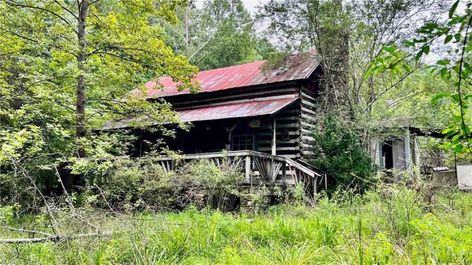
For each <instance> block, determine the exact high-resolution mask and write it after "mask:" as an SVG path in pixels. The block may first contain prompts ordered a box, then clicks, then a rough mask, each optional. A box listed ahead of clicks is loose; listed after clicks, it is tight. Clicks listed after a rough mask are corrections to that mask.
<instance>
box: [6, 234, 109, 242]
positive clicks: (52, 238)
mask: <svg viewBox="0 0 472 265" xmlns="http://www.w3.org/2000/svg"><path fill="white" fill-rule="evenodd" d="M111 236H112V233H111V232H104V233H90V234H77V235H54V236H48V237H38V238H7V239H0V244H23V243H42V242H61V241H68V240H73V239H79V238H88V237H111Z"/></svg>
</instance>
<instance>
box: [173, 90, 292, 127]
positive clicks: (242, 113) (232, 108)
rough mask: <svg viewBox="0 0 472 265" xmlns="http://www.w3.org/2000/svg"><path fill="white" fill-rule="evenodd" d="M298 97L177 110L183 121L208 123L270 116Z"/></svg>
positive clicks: (263, 99)
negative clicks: (209, 121)
mask: <svg viewBox="0 0 472 265" xmlns="http://www.w3.org/2000/svg"><path fill="white" fill-rule="evenodd" d="M297 98H298V96H296V95H290V96H286V97H282V98H280V97H278V98H276V97H273V98H260V99H257V100H249V101H240V102H228V103H225V104H219V105H209V106H202V107H195V108H190V109H184V110H177V113H178V114H179V116H180V118H181V119H182V120H183V121H187V122H191V121H208V120H220V119H231V118H241V117H255V116H262V115H271V114H274V113H276V112H278V111H279V110H281V109H283V108H284V107H286V106H288V105H290V104H291V103H293V102H294V101H295V100H297Z"/></svg>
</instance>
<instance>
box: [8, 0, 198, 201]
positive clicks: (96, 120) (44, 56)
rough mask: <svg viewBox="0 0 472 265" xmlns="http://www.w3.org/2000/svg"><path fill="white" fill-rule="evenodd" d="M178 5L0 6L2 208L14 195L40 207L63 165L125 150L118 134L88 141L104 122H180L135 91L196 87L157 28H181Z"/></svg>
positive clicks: (147, 1) (104, 0) (149, 1)
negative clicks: (154, 84)
mask: <svg viewBox="0 0 472 265" xmlns="http://www.w3.org/2000/svg"><path fill="white" fill-rule="evenodd" d="M181 4H185V2H184V1H169V0H166V1H158V0H139V1H119V0H77V1H70V0H35V1H31V0H0V12H1V13H2V16H1V17H0V204H1V203H3V202H4V201H6V200H8V198H9V196H10V195H11V196H21V197H22V198H25V201H26V200H27V199H26V198H27V197H28V196H30V197H31V198H32V200H33V201H34V198H37V195H38V194H37V193H38V192H41V190H43V188H44V187H45V186H46V185H47V184H48V183H51V182H54V181H56V180H57V172H56V171H55V168H56V166H57V165H58V163H60V161H64V160H67V161H71V159H70V158H71V157H82V156H84V155H87V156H94V155H96V156H104V155H112V154H117V153H118V152H119V151H120V150H125V149H124V148H122V147H124V146H122V145H124V144H125V143H126V141H123V139H121V138H118V136H116V135H107V134H103V135H100V136H96V135H94V134H93V133H91V130H92V129H93V128H100V127H101V126H103V124H104V123H105V122H106V121H109V120H114V119H120V118H123V117H129V116H140V117H142V119H141V120H140V121H139V123H136V124H135V125H138V126H141V125H142V126H145V125H147V124H149V123H153V124H156V123H158V124H164V123H166V124H169V123H178V118H177V115H176V114H175V113H174V112H173V111H172V109H171V106H170V105H169V104H166V103H165V102H161V101H158V100H156V101H155V102H149V101H147V100H146V99H145V97H144V96H143V95H144V93H139V91H140V90H139V89H138V90H135V89H136V88H141V87H143V86H142V85H143V84H144V83H145V82H146V81H148V80H150V79H152V78H158V77H160V76H162V75H169V76H171V77H172V78H174V80H175V81H177V82H179V83H180V84H182V86H181V88H182V89H186V88H193V87H195V86H194V84H192V81H191V80H192V76H193V75H194V73H195V72H196V70H197V69H196V67H194V66H192V65H191V64H190V63H189V62H188V60H187V59H186V58H185V57H184V56H182V55H176V54H175V53H174V52H173V49H172V48H171V47H169V46H168V45H166V42H165V36H166V35H165V34H164V31H163V29H162V27H161V26H160V25H159V24H158V23H155V21H158V20H162V19H166V20H168V21H170V22H175V21H176V16H175V12H174V11H175V9H176V8H177V7H178V6H179V5H181ZM143 89H144V88H143ZM132 90H135V91H136V93H130V92H131V91H132ZM159 129H164V128H159ZM119 154H122V153H119ZM12 198H13V200H14V201H15V202H16V201H18V200H16V199H14V198H15V197H12Z"/></svg>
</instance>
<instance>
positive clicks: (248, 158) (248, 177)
mask: <svg viewBox="0 0 472 265" xmlns="http://www.w3.org/2000/svg"><path fill="white" fill-rule="evenodd" d="M245 166H246V169H245V171H246V172H245V178H246V181H247V182H249V181H250V180H251V156H249V155H247V156H246V161H245Z"/></svg>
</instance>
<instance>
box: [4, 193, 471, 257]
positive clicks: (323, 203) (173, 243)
mask: <svg viewBox="0 0 472 265" xmlns="http://www.w3.org/2000/svg"><path fill="white" fill-rule="evenodd" d="M81 211H86V209H83V210H81ZM88 211H89V212H88V214H87V215H86V216H88V219H89V220H88V222H90V223H91V224H93V225H95V226H97V227H99V228H100V229H102V230H111V231H113V232H114V235H113V237H112V238H110V239H106V238H93V239H80V240H71V241H67V242H60V243H52V242H49V243H37V244H21V245H0V263H1V264H360V263H361V264H379V263H380V264H438V263H454V264H468V263H471V262H472V194H470V193H461V192H443V193H441V194H436V195H435V196H434V199H433V201H432V204H431V205H428V204H427V203H426V202H425V201H424V200H423V197H422V196H421V194H419V193H418V192H416V191H414V190H410V189H406V188H395V187H390V188H385V189H382V190H381V191H378V192H370V193H367V194H365V195H364V196H363V197H359V196H354V197H350V198H349V199H345V198H343V200H335V199H331V200H328V199H321V200H320V201H319V204H318V206H317V208H316V209H312V208H307V207H305V206H293V205H292V206H290V205H283V206H276V207H272V208H270V209H269V210H268V211H267V212H266V213H263V214H255V215H252V214H243V213H222V212H219V211H212V210H207V211H198V210H196V209H193V208H190V209H188V210H186V211H184V212H180V213H158V214H152V213H141V214H139V215H110V214H109V213H104V212H97V211H96V210H90V209H89V210H88ZM57 218H58V220H59V221H60V222H61V224H62V225H61V227H60V231H59V232H61V233H69V234H71V233H83V232H85V231H83V228H81V227H83V226H82V224H83V220H77V219H74V217H73V216H71V215H68V214H64V216H63V217H61V216H58V217H57ZM3 219H4V220H7V222H8V223H9V224H10V225H12V226H17V227H20V226H21V227H27V228H31V229H37V230H40V229H42V230H44V229H45V226H47V223H46V222H45V221H44V216H41V215H38V216H28V217H24V216H23V217H21V218H17V217H11V216H10V217H5V216H4V217H3ZM0 235H1V237H2V238H11V237H24V236H25V234H24V233H21V234H20V233H17V232H13V231H10V230H1V229H0Z"/></svg>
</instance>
